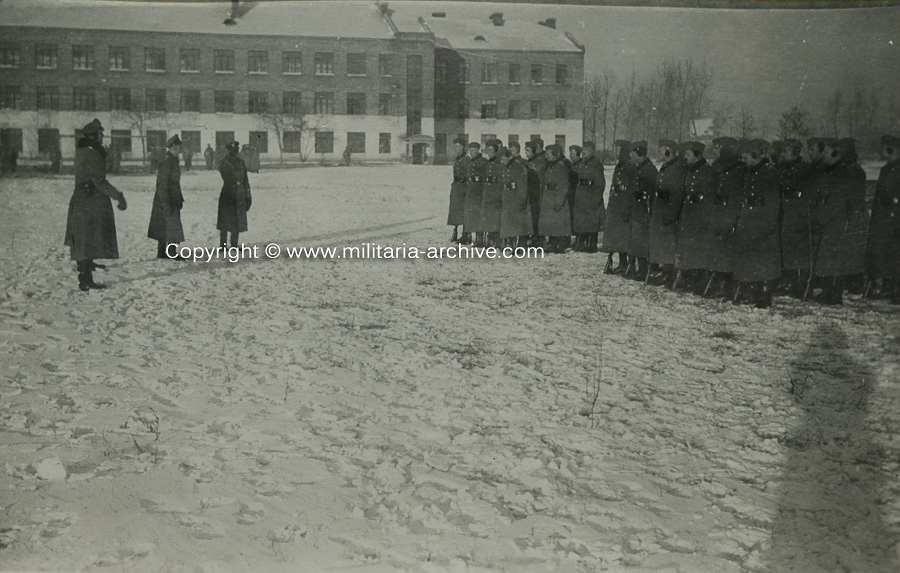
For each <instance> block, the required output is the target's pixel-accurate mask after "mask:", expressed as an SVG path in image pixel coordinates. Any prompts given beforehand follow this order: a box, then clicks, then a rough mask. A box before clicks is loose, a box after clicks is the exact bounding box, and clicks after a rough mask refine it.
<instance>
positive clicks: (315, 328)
mask: <svg viewBox="0 0 900 573" xmlns="http://www.w3.org/2000/svg"><path fill="white" fill-rule="evenodd" d="M111 180H112V181H113V183H114V184H115V185H117V186H118V187H119V188H120V189H121V190H123V191H124V192H125V194H126V196H127V198H128V201H129V208H128V210H127V211H125V212H118V211H117V212H116V217H117V225H118V229H119V246H120V252H121V254H122V258H121V259H119V260H117V261H110V265H109V268H108V269H107V270H106V271H99V272H97V273H96V274H97V278H98V280H105V281H106V282H108V283H109V285H110V288H109V289H107V290H105V291H92V292H90V293H87V294H85V293H82V292H80V291H78V289H77V284H76V283H77V281H76V275H75V272H74V264H73V263H72V262H71V261H70V260H68V251H67V249H65V248H64V247H63V245H62V242H63V230H64V227H65V219H66V207H67V203H68V199H69V196H70V193H71V186H72V180H71V177H53V178H44V179H40V178H32V179H29V178H21V179H13V180H10V179H7V180H2V181H0V225H2V229H3V238H2V245H3V252H2V255H0V262H2V271H0V273H2V277H3V281H4V290H5V294H4V295H3V296H2V298H0V352H2V355H3V356H4V358H3V359H2V361H0V379H2V386H0V391H2V401H0V453H2V461H3V462H4V464H5V471H3V472H2V473H0V492H2V495H0V568H2V569H4V570H109V571H160V570H163V571H172V570H174V571H206V572H212V571H366V572H369V571H426V572H427V571H515V572H520V571H524V572H531V571H562V572H565V571H666V572H676V571H677V572H683V573H695V572H696V573H705V572H709V573H713V572H715V573H728V572H762V571H772V572H782V571H798V572H800V571H802V572H806V571H828V572H831V571H834V572H838V571H840V572H844V571H854V572H896V571H897V570H898V558H900V557H898V540H900V421H898V415H897V412H898V404H900V353H898V348H900V308H898V307H892V306H890V305H887V304H886V303H884V302H881V301H861V300H859V299H858V297H851V298H850V300H849V303H848V304H846V305H845V306H844V307H842V308H823V307H819V306H815V305H812V304H801V303H799V302H796V301H793V300H789V299H783V298H779V299H776V304H775V307H774V308H772V309H770V310H763V311H760V310H751V309H749V308H747V307H732V306H731V305H729V304H726V303H721V302H714V301H705V300H699V299H698V298H696V297H693V296H691V295H684V294H675V293H671V292H668V291H664V290H662V289H659V288H655V287H643V286H642V285H639V284H637V283H635V282H633V281H625V280H623V279H621V278H618V277H607V276H604V275H602V274H601V271H602V266H603V263H604V259H605V257H603V256H600V255H587V254H567V255H561V256H559V255H558V256H550V255H548V257H547V258H545V259H543V260H518V261H487V260H483V261H472V260H469V261H451V260H440V261H435V260H415V261H412V260H407V261H402V260H401V261H396V260H395V261H384V260H367V261H346V260H343V261H314V260H306V261H297V260H286V259H284V258H282V259H278V260H265V259H260V260H255V261H254V260H244V261H241V262H238V263H228V262H221V261H220V262H213V263H209V264H204V263H180V262H174V261H159V260H156V259H155V258H154V257H155V254H156V245H155V243H154V242H152V241H150V240H149V239H146V238H145V234H146V228H147V222H148V218H149V213H150V205H151V200H152V191H151V190H152V188H153V182H154V179H153V178H152V177H151V176H146V175H143V176H122V177H118V178H116V177H115V176H113V177H112V179H111ZM448 180H449V167H446V166H445V167H414V166H395V167H370V168H365V167H352V168H334V167H332V168H307V169H299V170H288V171H280V172H265V171H264V172H263V173H260V174H259V175H254V174H251V181H252V184H253V188H254V203H253V209H252V210H251V212H250V214H249V219H250V223H249V224H250V231H249V232H248V233H246V234H245V235H244V236H243V238H244V240H245V241H247V242H248V243H252V244H259V245H265V244H266V243H268V242H270V241H278V242H279V243H281V244H282V245H293V246H315V245H338V246H343V245H351V246H353V245H359V244H361V243H363V242H372V243H378V244H381V245H387V246H398V245H401V244H402V243H406V244H407V245H416V246H419V247H428V246H432V245H437V246H441V245H446V244H448V243H447V239H448V238H449V229H448V228H447V227H446V226H445V225H444V222H445V216H446V202H447V195H448V187H449V181H448ZM182 183H183V187H184V189H185V195H186V204H185V209H184V212H183V220H184V224H185V232H186V236H187V237H188V240H187V241H185V243H184V245H187V246H212V245H214V244H215V243H216V242H217V232H216V230H215V212H216V198H217V195H218V188H219V186H220V180H219V177H218V174H217V173H210V172H191V173H186V174H185V175H184V176H183V178H182Z"/></svg>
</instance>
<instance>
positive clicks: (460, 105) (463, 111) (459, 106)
mask: <svg viewBox="0 0 900 573" xmlns="http://www.w3.org/2000/svg"><path fill="white" fill-rule="evenodd" d="M456 117H457V119H468V117H469V100H465V99H461V100H459V101H457V102H456Z"/></svg>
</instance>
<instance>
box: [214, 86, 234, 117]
mask: <svg viewBox="0 0 900 573" xmlns="http://www.w3.org/2000/svg"><path fill="white" fill-rule="evenodd" d="M216 113H234V92H232V91H217V92H216Z"/></svg>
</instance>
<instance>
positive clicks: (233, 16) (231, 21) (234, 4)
mask: <svg viewBox="0 0 900 573" xmlns="http://www.w3.org/2000/svg"><path fill="white" fill-rule="evenodd" d="M240 15H241V3H240V1H239V0H231V10H230V11H229V12H228V17H227V18H225V22H224V24H225V25H226V26H234V25H235V24H237V19H238V18H239V17H240Z"/></svg>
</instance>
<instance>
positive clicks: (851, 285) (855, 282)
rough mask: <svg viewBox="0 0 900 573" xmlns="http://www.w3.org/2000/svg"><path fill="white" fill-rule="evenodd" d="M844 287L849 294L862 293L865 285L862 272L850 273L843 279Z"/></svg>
mask: <svg viewBox="0 0 900 573" xmlns="http://www.w3.org/2000/svg"><path fill="white" fill-rule="evenodd" d="M844 287H845V288H846V289H847V292H848V293H850V294H862V293H863V290H864V289H865V287H866V278H865V275H863V274H858V275H851V276H849V277H847V278H846V279H845V281H844Z"/></svg>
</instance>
